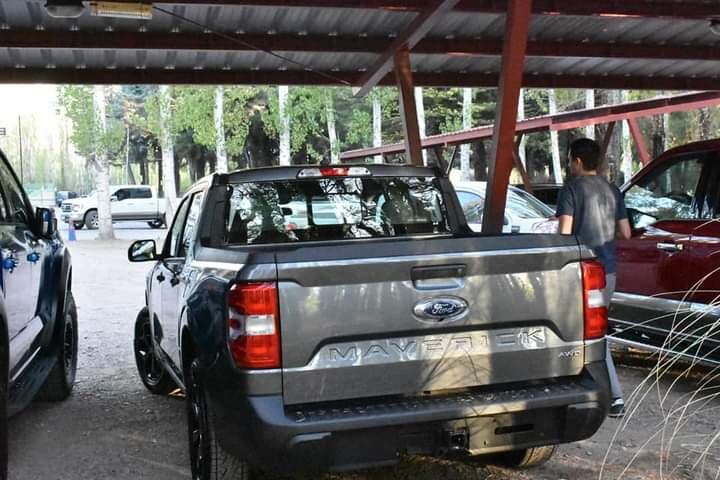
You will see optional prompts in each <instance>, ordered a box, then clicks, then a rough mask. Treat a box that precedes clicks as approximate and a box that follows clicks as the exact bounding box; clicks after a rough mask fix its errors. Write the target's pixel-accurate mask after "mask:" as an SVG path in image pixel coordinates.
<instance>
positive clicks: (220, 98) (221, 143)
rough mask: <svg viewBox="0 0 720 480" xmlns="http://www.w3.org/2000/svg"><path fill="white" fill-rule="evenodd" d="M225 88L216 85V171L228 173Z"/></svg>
mask: <svg viewBox="0 0 720 480" xmlns="http://www.w3.org/2000/svg"><path fill="white" fill-rule="evenodd" d="M224 94H225V89H224V88H223V86H222V85H218V86H217V87H215V157H216V163H215V171H216V172H218V173H227V171H228V160H227V152H226V150H225V119H224V116H225V108H224Z"/></svg>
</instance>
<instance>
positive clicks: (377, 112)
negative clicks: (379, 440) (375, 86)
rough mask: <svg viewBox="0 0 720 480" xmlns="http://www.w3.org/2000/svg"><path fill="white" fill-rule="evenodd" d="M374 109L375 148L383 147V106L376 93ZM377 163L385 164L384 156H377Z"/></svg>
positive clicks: (373, 103) (373, 102) (373, 99)
mask: <svg viewBox="0 0 720 480" xmlns="http://www.w3.org/2000/svg"><path fill="white" fill-rule="evenodd" d="M372 108H373V147H381V146H382V104H381V103H380V94H379V93H378V92H375V93H374V94H373V95H372ZM375 163H383V156H382V155H375Z"/></svg>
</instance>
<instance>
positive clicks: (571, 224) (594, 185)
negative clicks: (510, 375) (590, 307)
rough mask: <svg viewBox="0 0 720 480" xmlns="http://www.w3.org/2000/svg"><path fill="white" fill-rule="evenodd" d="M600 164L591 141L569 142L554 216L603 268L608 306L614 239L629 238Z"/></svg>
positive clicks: (613, 375)
mask: <svg viewBox="0 0 720 480" xmlns="http://www.w3.org/2000/svg"><path fill="white" fill-rule="evenodd" d="M600 161H601V158H600V146H599V145H598V144H597V143H596V142H595V141H593V140H590V139H588V138H581V139H578V140H575V141H574V142H572V144H571V145H570V150H569V152H568V162H569V166H570V174H571V175H572V177H573V178H572V180H570V181H569V182H568V183H567V184H566V185H565V186H564V187H563V189H562V190H561V191H560V194H559V196H558V207H557V216H558V219H559V221H560V227H559V228H560V233H561V234H563V235H576V236H578V238H580V240H581V241H582V242H583V243H584V244H585V245H587V246H589V247H590V248H592V249H593V251H594V252H595V255H596V256H597V258H598V260H599V261H600V262H601V263H602V264H603V266H604V267H605V274H606V281H607V286H606V288H605V301H606V302H607V304H608V305H609V304H610V299H611V298H612V295H613V293H614V292H615V281H616V277H615V272H616V266H617V254H616V249H615V240H616V239H629V238H630V222H629V221H628V216H627V211H626V210H625V202H624V200H623V197H622V194H621V193H620V190H619V189H618V188H617V187H616V186H615V185H612V184H611V183H610V182H608V181H607V180H606V179H605V178H604V177H602V176H600V175H598V168H599V166H600ZM605 357H606V362H607V366H608V373H609V375H610V394H611V402H610V413H609V414H610V416H620V415H622V412H623V409H624V406H625V403H624V401H623V397H622V389H621V387H620V382H619V380H618V378H617V372H616V371H615V365H614V364H613V361H612V356H611V355H610V348H609V347H608V349H607V352H606V355H605Z"/></svg>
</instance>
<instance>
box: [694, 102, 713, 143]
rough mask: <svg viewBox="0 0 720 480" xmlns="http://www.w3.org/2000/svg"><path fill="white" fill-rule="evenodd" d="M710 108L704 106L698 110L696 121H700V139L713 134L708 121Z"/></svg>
mask: <svg viewBox="0 0 720 480" xmlns="http://www.w3.org/2000/svg"><path fill="white" fill-rule="evenodd" d="M710 120H711V119H710V109H709V108H707V107H705V108H701V109H700V110H698V121H699V122H700V138H701V140H710V139H711V138H712V136H713V134H712V125H711V123H712V122H711V121H710Z"/></svg>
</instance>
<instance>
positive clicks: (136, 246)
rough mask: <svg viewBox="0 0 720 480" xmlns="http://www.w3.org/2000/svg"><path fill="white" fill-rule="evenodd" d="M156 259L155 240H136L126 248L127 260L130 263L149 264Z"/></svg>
mask: <svg viewBox="0 0 720 480" xmlns="http://www.w3.org/2000/svg"><path fill="white" fill-rule="evenodd" d="M158 258H159V255H158V254H157V247H156V246H155V240H137V241H135V242H133V243H132V244H131V245H130V248H128V260H130V261H131V262H151V261H153V260H157V259H158Z"/></svg>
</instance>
